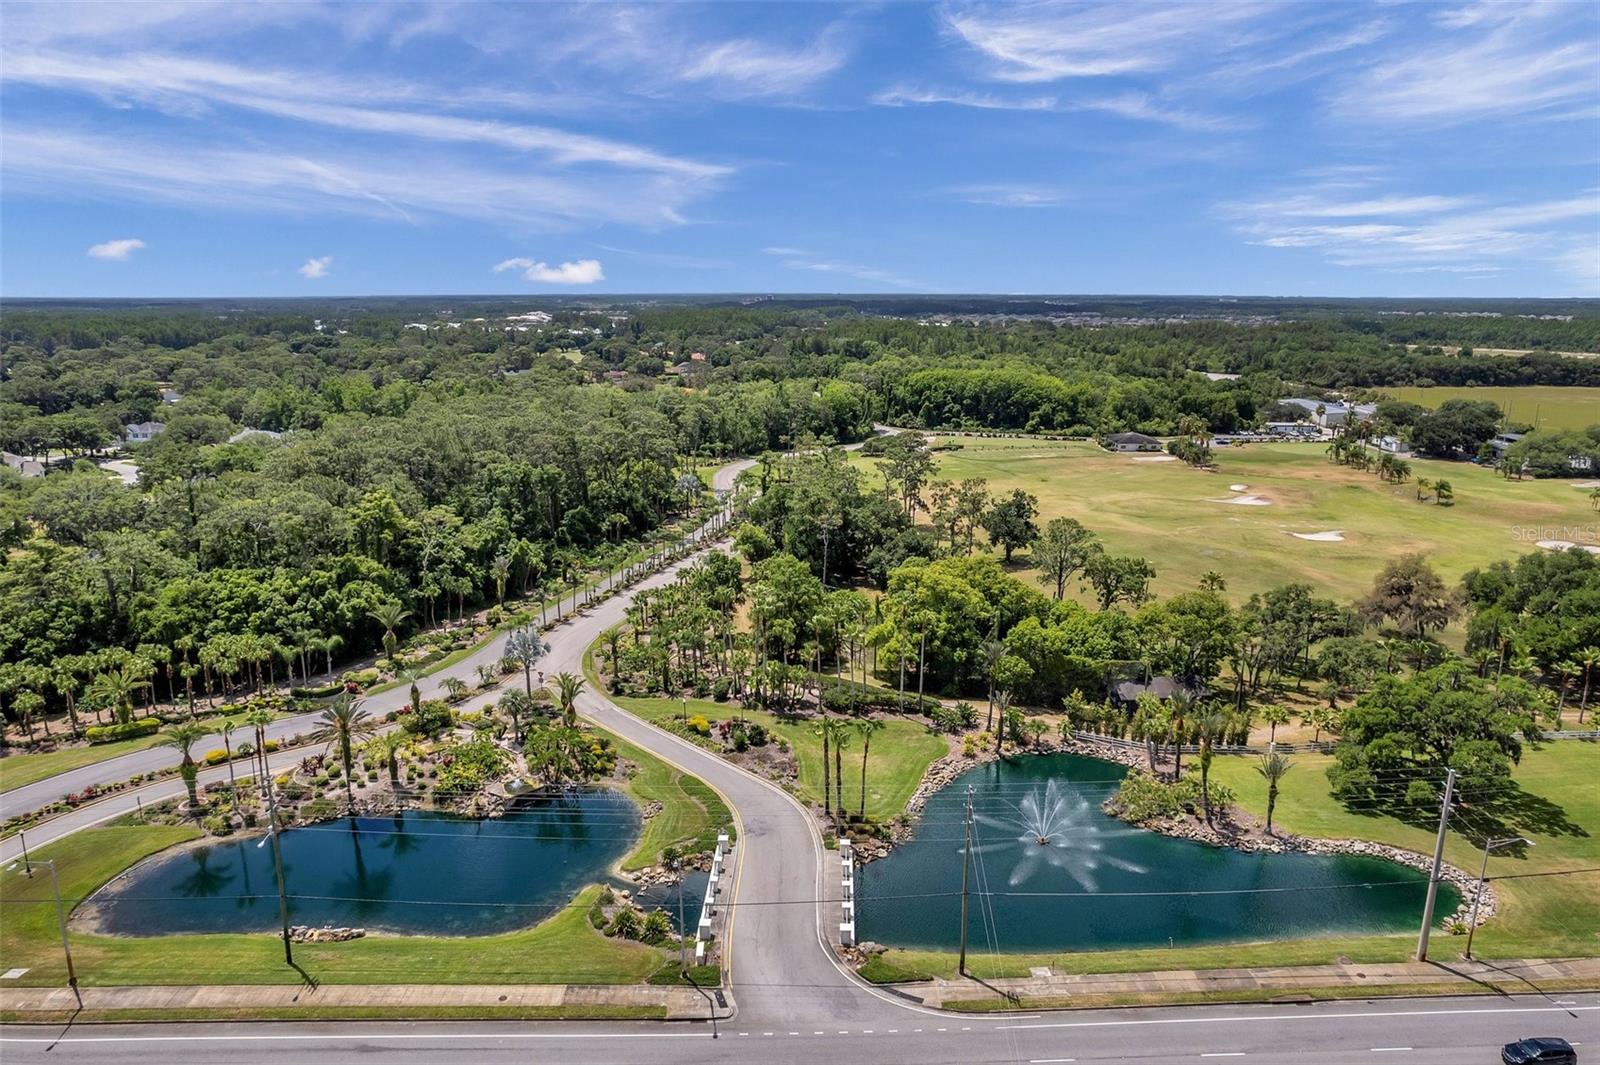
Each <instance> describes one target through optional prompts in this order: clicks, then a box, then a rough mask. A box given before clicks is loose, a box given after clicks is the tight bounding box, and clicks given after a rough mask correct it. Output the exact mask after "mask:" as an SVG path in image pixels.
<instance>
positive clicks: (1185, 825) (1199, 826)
mask: <svg viewBox="0 0 1600 1065" xmlns="http://www.w3.org/2000/svg"><path fill="white" fill-rule="evenodd" d="M1049 754H1076V755H1081V756H1084V757H1088V758H1098V759H1100V760H1101V761H1104V762H1113V763H1115V764H1117V765H1123V766H1127V767H1128V768H1130V769H1141V768H1142V767H1143V765H1144V755H1143V753H1142V752H1139V751H1135V750H1130V749H1128V748H1124V747H1119V746H1115V745H1113V744H1109V743H1095V742H1093V741H1091V740H1080V739H1072V740H1067V741H1064V742H1050V743H1043V744H1040V745H1039V746H1038V747H1032V748H1029V749H1028V750H1026V751H1023V752H1013V753H1012V754H1010V755H1007V756H1006V757H1028V756H1031V755H1049ZM1001 757H1002V756H1000V755H997V754H996V753H995V752H994V751H993V750H992V749H990V750H984V751H981V752H979V753H977V754H975V755H973V756H972V757H968V756H966V755H962V754H951V755H946V756H945V757H943V758H940V759H939V760H938V761H936V762H934V763H933V764H932V765H930V766H929V767H928V770H927V772H926V773H924V774H923V777H922V783H921V784H919V785H917V790H916V791H915V792H913V793H912V795H911V798H910V800H908V801H907V803H906V814H907V815H908V816H907V818H906V820H905V821H904V822H903V823H902V824H900V825H899V826H898V827H897V828H896V830H895V832H894V835H893V838H892V839H890V840H886V841H885V840H863V841H861V842H860V843H858V845H857V847H856V853H857V855H858V856H859V858H860V860H861V861H863V862H868V861H873V860H875V859H878V858H883V857H886V856H887V855H888V854H889V852H890V850H891V849H892V848H893V847H894V846H895V845H897V844H900V843H903V842H905V841H906V840H908V839H910V838H911V835H912V832H913V831H914V830H915V827H916V821H917V818H918V817H919V816H920V815H921V813H922V810H923V807H924V806H926V804H927V801H928V797H929V796H931V795H932V794H933V793H934V792H936V791H939V790H941V789H943V788H945V787H948V786H949V785H950V784H951V783H952V782H954V781H955V779H956V778H957V777H959V776H961V775H962V774H963V773H966V772H968V771H969V770H971V769H974V768H976V767H978V766H980V765H985V764H987V763H989V762H994V761H998V760H999V759H1000V758H1001ZM1109 802H1110V800H1109V799H1108V800H1107V803H1109ZM1102 808H1103V809H1105V811H1106V812H1107V813H1109V814H1112V815H1113V816H1120V815H1118V814H1117V811H1116V810H1115V809H1114V808H1112V807H1110V806H1109V805H1103V806H1102ZM1221 820H1222V825H1223V826H1224V830H1219V829H1218V828H1217V827H1216V826H1213V825H1208V824H1206V823H1205V822H1204V821H1201V820H1198V819H1196V818H1190V817H1185V818H1179V819H1172V818H1161V819H1157V820H1152V821H1144V822H1128V823H1130V824H1137V825H1138V826H1139V827H1140V828H1143V829H1147V830H1149V831H1151V832H1158V833H1160V834H1161V835H1164V836H1174V837H1176V838H1178V839H1187V840H1190V841H1192V842H1195V843H1204V844H1207V845H1209V846H1213V847H1232V848H1233V849H1234V850H1237V851H1243V852H1245V853H1257V852H1266V853H1270V854H1286V853H1299V854H1322V855H1337V854H1346V855H1355V856H1358V857H1365V858H1383V859H1386V860H1388V861H1391V862H1395V863H1397V864H1399V865H1404V866H1407V867H1409V868H1412V869H1417V870H1420V871H1421V872H1423V873H1427V872H1430V871H1431V870H1432V868H1433V858H1432V857H1431V856H1430V855H1425V854H1418V853H1417V852H1416V851H1410V850H1406V849H1405V848H1404V847H1396V846H1393V845H1391V844H1388V843H1375V842H1373V841H1371V840H1364V839H1318V838H1315V837H1311V836H1298V835H1295V834H1293V833H1285V834H1274V835H1271V836H1264V835H1262V836H1253V835H1249V834H1248V833H1247V832H1246V830H1245V829H1244V827H1243V825H1244V824H1246V823H1250V822H1251V821H1253V819H1251V818H1249V817H1248V815H1246V816H1245V817H1243V818H1241V816H1240V812H1239V811H1238V810H1237V809H1236V808H1230V809H1229V810H1228V811H1226V813H1225V814H1224V816H1223V818H1222V819H1221ZM1227 828H1232V829H1233V831H1231V832H1230V831H1226V829H1227ZM1439 879H1440V881H1441V882H1443V883H1447V884H1449V885H1451V886H1452V887H1454V888H1455V889H1456V890H1458V891H1459V892H1460V893H1461V903H1460V905H1459V906H1457V907H1456V910H1455V912H1454V913H1452V914H1451V915H1450V916H1449V917H1447V918H1446V919H1445V920H1444V922H1443V926H1444V927H1445V928H1450V927H1452V926H1458V927H1463V928H1464V927H1466V926H1467V924H1468V922H1469V921H1471V920H1472V901H1473V896H1474V894H1475V893H1476V892H1477V890H1478V878H1477V877H1475V876H1473V875H1472V874H1470V873H1468V872H1466V871H1464V870H1462V869H1458V868H1456V867H1455V866H1453V865H1451V864H1450V863H1449V862H1445V863H1443V865H1441V867H1440V870H1439ZM1498 909H1499V898H1498V895H1497V893H1496V891H1495V889H1494V885H1493V884H1489V883H1485V884H1484V885H1483V900H1482V902H1481V903H1480V904H1479V906H1478V921H1477V925H1478V927H1480V928H1481V927H1482V926H1483V925H1484V924H1486V923H1488V921H1489V920H1490V919H1491V918H1493V917H1494V916H1495V913H1496V912H1497V911H1498Z"/></svg>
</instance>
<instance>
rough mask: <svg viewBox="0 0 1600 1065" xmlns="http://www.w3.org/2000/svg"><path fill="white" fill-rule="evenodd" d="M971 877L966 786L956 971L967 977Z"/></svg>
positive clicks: (969, 799)
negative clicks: (958, 957)
mask: <svg viewBox="0 0 1600 1065" xmlns="http://www.w3.org/2000/svg"><path fill="white" fill-rule="evenodd" d="M971 877H972V785H971V784H968V785H967V841H966V843H965V844H964V845H963V846H962V848H961V964H960V965H959V966H958V967H957V969H956V971H957V972H959V973H960V974H961V975H962V976H965V975H967V899H968V896H969V894H970V892H969V890H968V884H969V883H970V881H971Z"/></svg>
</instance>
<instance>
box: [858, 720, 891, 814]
mask: <svg viewBox="0 0 1600 1065" xmlns="http://www.w3.org/2000/svg"><path fill="white" fill-rule="evenodd" d="M885 727H886V722H883V721H877V720H874V719H873V718H870V717H864V718H861V719H860V720H858V721H857V722H856V732H857V733H858V734H859V735H860V736H861V820H863V821H865V820H866V819H867V754H868V752H870V751H871V750H872V737H873V735H874V734H875V733H878V732H882V731H883V730H884V728H885Z"/></svg>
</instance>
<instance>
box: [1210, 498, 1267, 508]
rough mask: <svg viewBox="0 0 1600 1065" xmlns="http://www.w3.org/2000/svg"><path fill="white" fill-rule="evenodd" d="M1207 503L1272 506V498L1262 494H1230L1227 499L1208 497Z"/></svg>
mask: <svg viewBox="0 0 1600 1065" xmlns="http://www.w3.org/2000/svg"><path fill="white" fill-rule="evenodd" d="M1206 502H1207V503H1232V504H1233V505H1234V506H1238V507H1270V506H1272V500H1270V499H1262V498H1261V497H1260V496H1229V497H1228V498H1227V499H1208V500H1206Z"/></svg>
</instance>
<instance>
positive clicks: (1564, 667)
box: [1553, 660, 1583, 723]
mask: <svg viewBox="0 0 1600 1065" xmlns="http://www.w3.org/2000/svg"><path fill="white" fill-rule="evenodd" d="M1553 668H1554V669H1555V673H1556V676H1557V677H1559V678H1561V689H1560V697H1559V699H1558V700H1557V702H1556V721H1557V722H1558V723H1559V722H1560V721H1561V715H1562V713H1563V712H1564V711H1565V710H1566V709H1567V694H1568V692H1570V691H1571V690H1572V681H1573V678H1574V677H1576V676H1577V675H1578V674H1579V673H1581V672H1583V667H1582V666H1580V665H1578V663H1577V662H1575V661H1570V660H1565V661H1561V662H1557V663H1556V664H1555V666H1554V667H1553Z"/></svg>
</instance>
